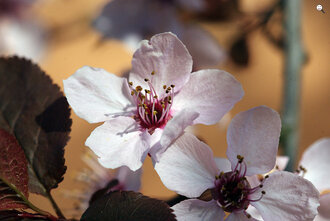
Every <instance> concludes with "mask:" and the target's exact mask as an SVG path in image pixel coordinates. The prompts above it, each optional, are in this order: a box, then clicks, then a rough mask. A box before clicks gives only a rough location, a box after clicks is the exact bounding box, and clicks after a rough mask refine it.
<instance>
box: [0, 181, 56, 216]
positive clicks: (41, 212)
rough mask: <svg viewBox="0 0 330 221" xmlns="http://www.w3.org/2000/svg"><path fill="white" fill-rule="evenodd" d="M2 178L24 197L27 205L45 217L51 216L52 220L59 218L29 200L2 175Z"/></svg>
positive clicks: (18, 194) (20, 196)
mask: <svg viewBox="0 0 330 221" xmlns="http://www.w3.org/2000/svg"><path fill="white" fill-rule="evenodd" d="M0 179H1V180H2V181H3V182H4V183H5V184H6V185H7V186H8V187H9V188H10V189H12V190H13V191H15V193H16V194H17V196H19V198H21V199H22V201H23V202H24V204H25V205H27V206H28V207H29V208H30V209H32V210H34V211H35V212H37V213H39V214H40V215H43V216H45V217H48V218H50V219H51V220H57V218H56V217H55V216H53V215H52V214H50V213H49V212H46V211H44V210H42V209H39V208H38V207H37V206H35V205H34V204H33V203H32V202H30V201H29V200H28V198H27V197H26V196H25V195H24V194H23V193H22V192H21V191H20V190H19V189H18V188H17V187H16V186H15V185H13V184H11V183H10V182H9V181H8V180H6V179H5V178H3V177H0Z"/></svg>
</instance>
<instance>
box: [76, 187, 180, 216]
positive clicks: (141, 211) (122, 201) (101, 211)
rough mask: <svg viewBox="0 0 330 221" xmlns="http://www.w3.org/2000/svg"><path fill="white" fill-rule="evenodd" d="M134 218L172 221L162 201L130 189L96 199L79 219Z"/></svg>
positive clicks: (169, 209) (170, 210) (166, 206)
mask: <svg viewBox="0 0 330 221" xmlns="http://www.w3.org/2000/svg"><path fill="white" fill-rule="evenodd" d="M99 220H103V221H107V220H109V221H110V220H134V221H153V220H157V221H174V220H176V219H175V215H174V214H173V213H172V209H171V208H170V207H169V206H168V205H167V204H166V203H165V202H163V201H161V200H157V199H152V198H149V197H147V196H144V195H142V194H141V193H135V192H132V191H115V192H110V193H108V194H107V195H105V196H103V197H101V198H99V199H98V200H96V201H95V202H94V203H93V204H92V205H91V206H90V207H89V208H88V209H87V210H86V211H85V213H84V214H83V216H82V218H81V221H99Z"/></svg>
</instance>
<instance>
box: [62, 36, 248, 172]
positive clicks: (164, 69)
mask: <svg viewBox="0 0 330 221" xmlns="http://www.w3.org/2000/svg"><path fill="white" fill-rule="evenodd" d="M191 72H192V58H191V56H190V54H189V52H188V51H187V49H186V47H185V46H184V45H183V44H182V42H181V41H180V40H179V39H178V38H177V37H176V36H175V35H174V34H172V33H162V34H158V35H155V36H153V37H152V38H151V39H150V41H147V40H145V41H142V42H141V46H140V48H139V49H138V50H137V51H136V52H135V53H134V55H133V60H132V70H131V72H130V75H129V81H127V79H126V78H120V77H117V76H116V75H114V74H110V73H108V72H106V71H105V70H103V69H99V68H92V67H83V68H81V69H79V70H78V71H77V72H76V73H75V74H73V75H72V76H71V77H69V78H68V79H66V80H64V92H65V94H66V97H67V99H68V102H69V104H70V105H71V107H72V109H73V110H74V111H75V113H76V114H77V115H78V116H79V117H81V118H83V119H85V120H87V121H88V122H89V123H98V122H103V121H105V123H104V124H103V125H101V126H99V127H98V128H96V129H95V130H94V131H93V132H92V134H91V135H90V136H89V137H88V139H87V141H86V145H87V146H89V147H90V148H91V149H92V150H93V151H94V153H95V154H96V155H97V156H98V157H99V162H100V163H101V164H102V165H103V166H104V167H107V168H118V167H120V166H123V165H126V166H128V167H129V168H130V169H132V170H137V169H139V168H140V167H141V165H142V163H143V161H144V159H145V158H146V156H147V155H148V154H149V155H151V156H152V157H153V159H154V160H155V161H157V160H158V158H159V156H160V155H161V154H162V153H163V152H164V151H165V150H166V149H167V147H168V146H169V145H171V144H172V143H173V142H174V141H175V140H176V139H177V138H178V137H179V136H180V135H181V134H182V133H183V131H184V129H185V128H186V127H187V126H189V125H193V124H207V125H209V124H215V123H217V122H218V121H219V120H220V119H221V118H222V117H223V116H224V115H225V114H226V113H227V112H228V111H229V110H230V109H231V108H232V107H233V106H234V104H235V103H236V102H238V101H239V100H240V99H241V98H242V96H243V94H244V92H243V89H242V87H241V84H240V83H239V82H238V81H237V80H236V79H235V78H234V77H233V76H232V75H230V74H229V73H227V72H225V71H221V70H216V69H208V70H200V71H196V72H193V73H191Z"/></svg>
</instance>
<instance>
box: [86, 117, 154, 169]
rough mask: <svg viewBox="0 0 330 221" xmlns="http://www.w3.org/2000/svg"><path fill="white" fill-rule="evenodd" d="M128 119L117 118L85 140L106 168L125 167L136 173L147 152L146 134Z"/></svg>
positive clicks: (147, 134) (148, 136)
mask: <svg viewBox="0 0 330 221" xmlns="http://www.w3.org/2000/svg"><path fill="white" fill-rule="evenodd" d="M137 127H138V124H137V123H136V121H135V120H134V119H133V118H130V117H117V118H114V119H112V120H109V121H106V122H105V123H104V124H102V125H101V126H99V127H97V128H96V129H95V130H94V131H93V132H92V134H91V135H90V136H89V137H88V139H87V140H86V143H85V145H86V146H88V147H90V148H91V149H92V150H93V151H94V153H95V154H96V155H97V156H98V157H99V162H100V163H101V164H102V166H104V167H106V168H111V169H115V168H118V167H121V166H127V167H129V168H130V169H131V170H133V171H136V170H137V169H139V168H140V167H141V166H142V163H143V161H144V159H145V158H146V156H147V153H148V150H149V144H148V140H149V139H150V135H149V133H148V132H141V131H140V130H139V129H138V128H137Z"/></svg>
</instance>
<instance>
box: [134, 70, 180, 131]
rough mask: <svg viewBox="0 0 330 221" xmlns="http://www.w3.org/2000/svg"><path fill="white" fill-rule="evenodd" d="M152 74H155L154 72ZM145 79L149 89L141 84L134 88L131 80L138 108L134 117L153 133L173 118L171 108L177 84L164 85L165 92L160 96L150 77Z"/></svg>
mask: <svg viewBox="0 0 330 221" xmlns="http://www.w3.org/2000/svg"><path fill="white" fill-rule="evenodd" d="M151 75H152V76H153V75H154V72H152V73H151ZM144 80H145V82H147V84H148V86H149V89H143V88H142V87H141V86H139V85H138V86H136V87H135V88H133V83H132V82H129V85H130V87H131V95H132V96H133V97H134V100H135V103H136V108H137V110H136V114H135V115H134V119H135V120H136V121H137V122H139V124H140V126H141V127H142V128H144V129H147V130H148V132H149V133H150V134H152V133H153V132H154V130H155V129H156V128H163V127H165V125H166V123H167V121H169V120H170V119H171V118H172V116H171V113H170V110H171V107H172V102H173V97H174V87H175V86H174V85H171V86H169V87H168V86H166V85H164V86H163V88H164V90H165V94H164V96H162V97H161V98H159V97H158V95H157V93H156V90H155V89H154V87H153V85H152V84H151V82H150V81H149V79H144Z"/></svg>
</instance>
